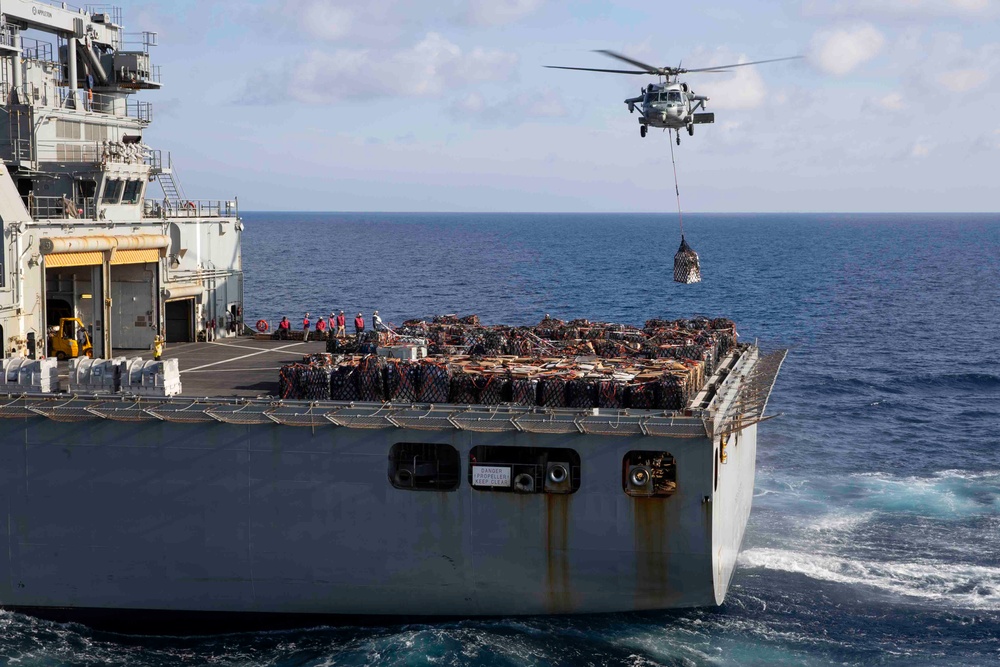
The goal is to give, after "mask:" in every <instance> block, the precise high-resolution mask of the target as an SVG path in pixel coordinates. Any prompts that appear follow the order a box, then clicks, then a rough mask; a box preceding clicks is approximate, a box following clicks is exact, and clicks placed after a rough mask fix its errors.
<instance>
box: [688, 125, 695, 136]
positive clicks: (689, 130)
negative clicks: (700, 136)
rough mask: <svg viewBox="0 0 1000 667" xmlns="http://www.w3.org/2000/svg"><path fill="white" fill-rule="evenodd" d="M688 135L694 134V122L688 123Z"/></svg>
mask: <svg viewBox="0 0 1000 667" xmlns="http://www.w3.org/2000/svg"><path fill="white" fill-rule="evenodd" d="M688 136H691V137H693V136H694V124H693V123H688Z"/></svg>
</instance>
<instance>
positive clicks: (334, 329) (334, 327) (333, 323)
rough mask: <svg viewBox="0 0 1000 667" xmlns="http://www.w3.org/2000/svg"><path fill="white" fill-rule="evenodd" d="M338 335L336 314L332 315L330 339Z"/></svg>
mask: <svg viewBox="0 0 1000 667" xmlns="http://www.w3.org/2000/svg"><path fill="white" fill-rule="evenodd" d="M336 335H337V315H336V313H330V338H333V337H335V336H336Z"/></svg>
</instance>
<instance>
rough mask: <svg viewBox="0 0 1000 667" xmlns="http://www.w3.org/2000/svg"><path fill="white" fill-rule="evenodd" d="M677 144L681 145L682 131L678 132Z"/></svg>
mask: <svg viewBox="0 0 1000 667" xmlns="http://www.w3.org/2000/svg"><path fill="white" fill-rule="evenodd" d="M677 145H678V146H680V145H681V133H680V132H678V133H677Z"/></svg>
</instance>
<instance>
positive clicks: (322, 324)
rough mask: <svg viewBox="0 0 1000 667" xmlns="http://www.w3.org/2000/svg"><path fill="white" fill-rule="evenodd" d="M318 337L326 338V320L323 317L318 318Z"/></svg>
mask: <svg viewBox="0 0 1000 667" xmlns="http://www.w3.org/2000/svg"><path fill="white" fill-rule="evenodd" d="M316 337H317V338H319V339H320V340H323V339H324V338H326V320H324V319H323V318H322V317H320V318H319V319H318V320H316Z"/></svg>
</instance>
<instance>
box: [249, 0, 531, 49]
mask: <svg viewBox="0 0 1000 667" xmlns="http://www.w3.org/2000/svg"><path fill="white" fill-rule="evenodd" d="M544 3H545V0H451V1H445V2H441V0H434V1H430V0H364V1H363V2H359V1H358V0H280V1H279V2H278V3H276V4H271V5H267V6H265V7H263V8H261V9H260V10H258V12H257V16H258V17H259V18H260V23H261V26H262V27H264V26H266V28H265V29H267V30H268V31H269V32H273V31H274V30H275V29H277V30H279V31H280V32H282V33H287V34H288V35H289V36H290V37H291V36H295V37H297V38H299V39H301V36H302V35H305V36H307V37H309V38H311V39H314V40H319V41H329V42H343V43H348V44H372V43H387V42H392V41H395V40H398V39H399V38H400V37H401V36H402V35H406V34H413V33H414V32H420V31H424V30H433V29H434V27H438V28H440V27H441V26H443V25H453V26H477V27H493V26H502V25H508V24H511V23H514V22H516V21H519V20H521V19H523V18H525V17H527V16H530V15H531V14H534V13H535V12H537V11H538V10H539V9H540V8H541V7H542V6H543V5H544Z"/></svg>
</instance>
